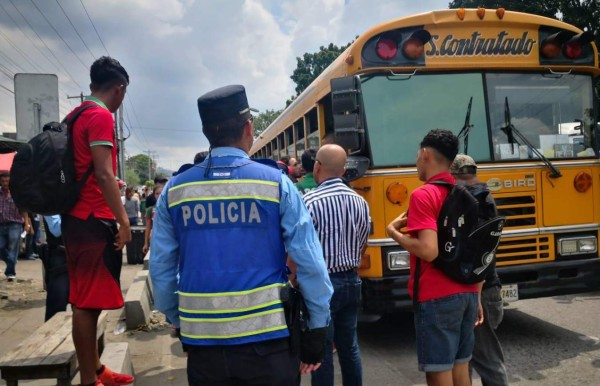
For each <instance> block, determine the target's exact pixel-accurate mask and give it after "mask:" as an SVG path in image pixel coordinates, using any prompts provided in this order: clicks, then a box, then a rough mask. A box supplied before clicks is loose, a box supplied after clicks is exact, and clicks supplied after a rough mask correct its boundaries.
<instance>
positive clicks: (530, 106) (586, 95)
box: [486, 73, 593, 160]
mask: <svg viewBox="0 0 600 386" xmlns="http://www.w3.org/2000/svg"><path fill="white" fill-rule="evenodd" d="M486 84H487V93H488V98H489V108H490V121H491V126H492V140H493V143H494V158H495V159H497V160H503V159H519V158H520V159H528V158H533V153H532V151H531V150H530V149H529V148H528V147H527V146H526V145H525V144H524V143H521V141H520V140H519V139H518V138H516V137H515V138H512V143H510V142H511V138H509V136H508V135H507V133H505V132H504V131H503V130H502V127H504V126H505V119H504V114H505V110H506V104H507V101H508V107H509V111H510V115H511V123H512V124H513V126H514V127H515V128H516V129H517V130H518V131H519V132H520V133H521V134H523V136H524V137H525V138H526V139H527V140H528V141H529V142H530V143H531V144H532V145H533V146H534V147H535V148H537V149H539V150H540V151H541V153H542V154H543V155H544V156H546V157H548V158H574V157H578V156H580V157H586V156H593V154H591V153H590V154H588V152H587V151H584V150H585V149H587V148H592V147H593V146H592V142H593V141H592V133H591V131H592V128H591V126H592V125H591V123H592V122H593V120H590V119H589V118H590V113H591V111H592V106H593V97H592V82H591V81H590V76H589V75H563V76H561V77H548V76H544V75H542V74H533V73H532V74H514V73H508V74H502V73H490V74H486ZM513 137H514V136H513Z"/></svg>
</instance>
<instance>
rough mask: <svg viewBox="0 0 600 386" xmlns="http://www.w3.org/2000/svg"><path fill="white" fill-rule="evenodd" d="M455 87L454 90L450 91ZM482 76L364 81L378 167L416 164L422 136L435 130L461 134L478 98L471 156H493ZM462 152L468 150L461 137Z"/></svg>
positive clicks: (478, 158) (472, 118)
mask: <svg viewBox="0 0 600 386" xmlns="http://www.w3.org/2000/svg"><path fill="white" fill-rule="evenodd" d="M449 90H452V92H449ZM483 91H484V90H483V77H482V74H479V73H471V74H441V75H440V74H437V75H417V76H412V77H411V78H410V79H406V77H402V78H400V77H398V78H396V77H393V76H385V75H381V76H371V77H365V78H363V79H362V96H363V101H364V111H365V118H366V126H367V129H368V137H369V138H368V139H369V145H370V148H371V154H372V158H373V159H372V162H373V166H375V167H392V166H399V165H414V164H415V159H416V156H417V150H418V149H419V144H420V143H421V140H422V139H423V137H424V136H425V134H427V132H429V131H430V130H431V129H436V128H440V129H448V130H451V131H452V132H454V134H458V132H459V131H460V130H461V128H462V127H463V126H464V123H465V116H466V114H467V107H468V105H469V100H470V99H471V98H473V104H472V107H471V116H470V124H471V125H473V127H471V130H470V134H469V146H468V154H469V155H471V156H472V157H473V158H474V159H475V160H476V161H489V160H490V145H489V140H488V138H489V134H488V124H487V119H486V111H485V99H484V92H483ZM460 145H461V146H460V151H461V152H463V151H464V147H463V143H462V141H461V144H460Z"/></svg>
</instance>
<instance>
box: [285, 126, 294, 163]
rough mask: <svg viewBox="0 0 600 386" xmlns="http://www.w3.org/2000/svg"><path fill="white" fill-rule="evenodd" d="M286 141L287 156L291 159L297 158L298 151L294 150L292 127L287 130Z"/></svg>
mask: <svg viewBox="0 0 600 386" xmlns="http://www.w3.org/2000/svg"><path fill="white" fill-rule="evenodd" d="M285 139H286V144H287V154H288V155H289V156H290V157H296V149H295V148H294V127H293V126H290V127H288V128H287V129H285Z"/></svg>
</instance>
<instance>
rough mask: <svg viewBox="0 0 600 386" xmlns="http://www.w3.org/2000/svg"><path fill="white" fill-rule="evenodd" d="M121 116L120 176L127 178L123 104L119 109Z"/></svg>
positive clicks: (118, 138) (118, 137) (119, 141)
mask: <svg viewBox="0 0 600 386" xmlns="http://www.w3.org/2000/svg"><path fill="white" fill-rule="evenodd" d="M117 112H118V116H119V131H118V133H119V135H118V136H117V146H118V149H119V154H118V156H119V165H118V166H119V168H118V170H119V176H120V177H121V179H122V180H124V179H125V135H124V133H123V123H124V122H123V104H121V106H120V107H119V110H117Z"/></svg>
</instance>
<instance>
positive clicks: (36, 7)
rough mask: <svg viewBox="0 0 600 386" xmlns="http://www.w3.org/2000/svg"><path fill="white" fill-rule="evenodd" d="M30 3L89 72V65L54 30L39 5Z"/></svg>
mask: <svg viewBox="0 0 600 386" xmlns="http://www.w3.org/2000/svg"><path fill="white" fill-rule="evenodd" d="M29 1H31V4H33V6H34V7H35V9H37V11H38V12H39V13H40V15H42V17H43V18H44V20H46V23H48V25H49V26H50V28H52V30H53V31H54V32H55V33H56V35H58V37H59V38H60V40H62V42H63V43H65V45H66V46H67V48H68V49H69V51H71V53H72V54H73V55H75V57H76V58H77V60H79V63H81V65H82V66H83V68H85V69H86V70H87V69H88V67H87V65H86V64H85V63H83V60H81V58H80V57H79V55H77V54H76V53H75V51H73V48H71V46H70V45H69V43H67V42H66V41H65V39H63V37H62V35H61V34H60V33H59V32H58V30H57V29H56V28H54V26H53V25H52V23H50V20H48V18H47V17H46V15H44V13H43V12H42V11H41V10H40V9H39V7H38V6H37V4H36V3H35V2H34V1H33V0H29Z"/></svg>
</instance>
